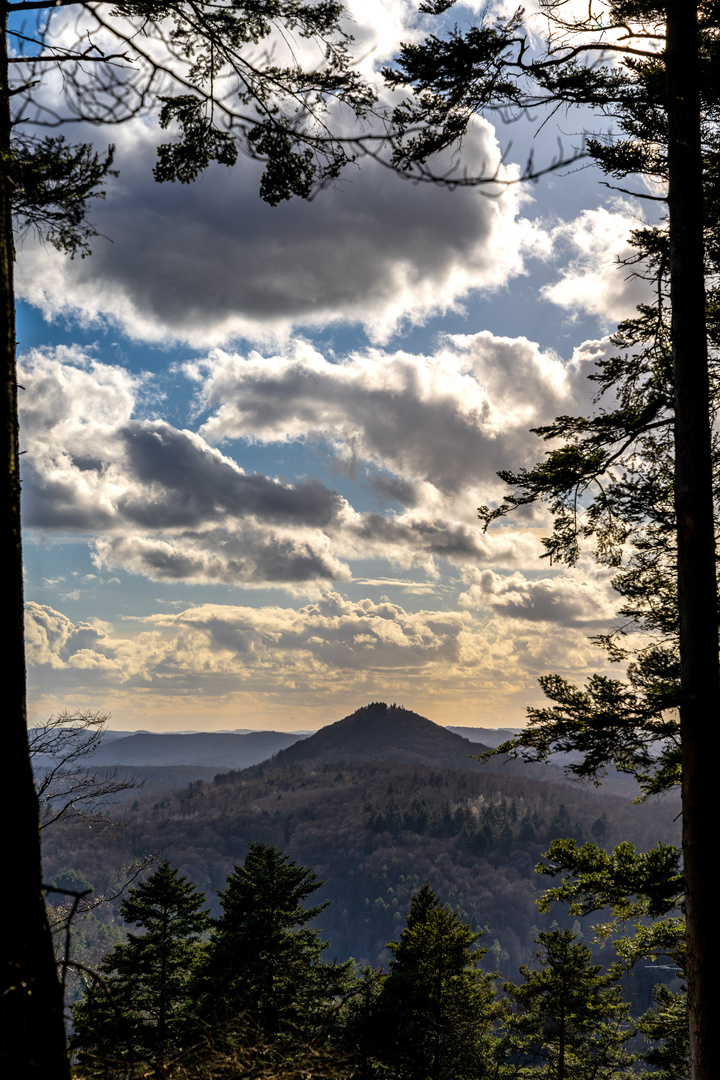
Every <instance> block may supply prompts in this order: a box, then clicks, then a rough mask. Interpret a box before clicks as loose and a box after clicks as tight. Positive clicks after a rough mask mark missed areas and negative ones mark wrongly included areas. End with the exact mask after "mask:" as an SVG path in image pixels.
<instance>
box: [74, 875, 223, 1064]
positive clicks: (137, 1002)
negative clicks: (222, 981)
mask: <svg viewBox="0 0 720 1080" xmlns="http://www.w3.org/2000/svg"><path fill="white" fill-rule="evenodd" d="M204 903H205V897H204V896H203V894H202V893H200V892H198V891H197V890H196V889H195V887H194V886H193V885H192V884H191V882H189V881H188V880H187V879H186V878H183V877H181V876H180V874H179V873H178V871H177V870H174V869H173V868H172V867H171V866H170V864H169V863H168V862H167V861H165V862H164V863H163V864H162V865H161V866H160V867H159V868H158V869H157V870H156V871H155V873H154V874H152V875H151V876H150V877H149V878H148V879H147V880H146V881H144V882H143V883H142V884H141V885H139V886H138V887H137V888H132V889H130V891H129V895H128V897H127V899H125V900H123V902H122V906H121V912H122V916H123V919H124V920H125V922H126V923H128V924H130V925H135V926H138V927H140V928H141V929H143V930H144V933H142V934H133V933H130V934H128V940H127V942H125V943H123V944H121V945H116V946H115V948H114V949H113V950H112V951H111V952H110V953H108V955H107V956H106V957H105V958H104V960H103V963H102V967H101V971H102V975H103V979H102V982H98V983H93V984H92V985H90V987H89V988H88V990H87V993H86V994H85V997H84V998H83V999H82V1001H80V1002H79V1003H78V1004H77V1005H76V1006H75V1008H74V1010H73V1011H74V1026H75V1034H74V1037H73V1046H74V1047H75V1049H76V1050H78V1051H79V1052H80V1059H81V1061H83V1060H84V1061H85V1063H86V1065H87V1063H88V1062H90V1061H95V1062H97V1063H98V1067H99V1068H100V1069H101V1075H104V1073H103V1071H102V1070H104V1069H105V1068H106V1067H107V1065H108V1063H109V1062H113V1061H118V1060H122V1061H125V1062H128V1063H132V1062H136V1061H139V1060H147V1059H153V1060H154V1061H156V1062H159V1063H162V1062H163V1061H164V1060H165V1058H166V1057H167V1055H168V1054H169V1053H170V1052H172V1051H174V1050H176V1049H177V1048H178V1047H179V1046H181V1045H182V1044H183V1042H184V1041H185V1040H186V1037H187V1032H188V1030H189V1028H190V1022H191V1018H192V1015H193V1012H194V1004H193V1000H192V996H191V992H190V987H191V976H192V973H193V969H194V967H195V965H196V964H197V963H198V961H199V959H200V957H201V955H202V950H203V948H204V945H203V943H202V935H203V934H204V933H205V932H206V931H207V930H208V929H209V927H210V916H209V915H208V913H207V912H206V911H204V910H203V904H204Z"/></svg>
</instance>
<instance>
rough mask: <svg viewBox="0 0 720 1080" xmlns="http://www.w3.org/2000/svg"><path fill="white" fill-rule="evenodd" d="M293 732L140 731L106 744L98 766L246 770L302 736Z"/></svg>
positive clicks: (99, 756)
mask: <svg viewBox="0 0 720 1080" xmlns="http://www.w3.org/2000/svg"><path fill="white" fill-rule="evenodd" d="M303 737H304V736H303V735H300V734H296V733H294V732H280V731H251V732H248V733H247V734H242V735H241V734H236V733H235V732H224V731H215V732H199V733H197V734H192V735H178V734H174V733H167V732H166V733H162V734H154V733H151V732H139V733H137V734H135V735H128V736H126V737H125V738H122V739H113V740H112V741H108V742H106V743H104V744H103V745H102V746H101V748H100V749H99V750H98V751H97V753H96V754H95V755H94V757H93V763H94V764H96V765H139V766H143V765H145V766H148V765H150V766H152V765H155V766H165V765H197V766H207V767H212V766H216V767H220V766H222V767H225V768H230V769H246V768H248V766H250V765H256V764H257V763H258V762H260V761H265V760H266V759H267V758H269V757H271V756H272V755H273V754H275V753H277V752H278V750H282V749H283V748H284V747H286V746H292V744H293V743H295V742H297V741H298V740H299V739H302V738H303Z"/></svg>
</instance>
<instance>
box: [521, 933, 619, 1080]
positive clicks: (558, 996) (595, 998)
mask: <svg viewBox="0 0 720 1080" xmlns="http://www.w3.org/2000/svg"><path fill="white" fill-rule="evenodd" d="M537 942H538V944H539V945H540V950H539V951H538V954H537V957H538V960H539V961H540V965H541V966H540V969H539V970H535V969H533V968H531V967H529V966H527V965H525V966H523V967H522V968H521V969H520V972H521V974H522V975H523V976H524V977H525V982H524V983H521V984H520V985H517V986H516V985H514V984H513V983H506V984H505V987H504V988H505V991H506V992H507V994H508V995H509V998H510V1002H511V1006H512V1015H511V1018H510V1020H509V1022H508V1025H507V1033H508V1035H509V1038H508V1040H507V1044H506V1050H505V1052H506V1054H507V1058H508V1060H507V1063H506V1069H505V1072H506V1075H508V1076H522V1077H523V1080H620V1078H621V1077H628V1078H629V1077H631V1076H632V1068H631V1066H632V1058H631V1057H630V1056H629V1055H628V1054H627V1053H626V1052H625V1050H624V1045H625V1042H626V1040H627V1038H628V1037H629V1034H630V1031H629V1024H628V1006H627V1005H626V1004H625V1003H624V1002H623V1000H622V995H621V992H620V989H619V987H618V986H617V983H616V979H615V978H614V977H613V976H612V975H601V974H600V966H599V965H596V964H592V963H591V959H592V954H591V952H590V949H589V948H588V947H587V945H584V944H583V943H582V942H580V941H577V940H576V937H575V935H574V934H573V932H572V931H571V930H551V931H547V932H545V933H541V934H539V935H538V938H537Z"/></svg>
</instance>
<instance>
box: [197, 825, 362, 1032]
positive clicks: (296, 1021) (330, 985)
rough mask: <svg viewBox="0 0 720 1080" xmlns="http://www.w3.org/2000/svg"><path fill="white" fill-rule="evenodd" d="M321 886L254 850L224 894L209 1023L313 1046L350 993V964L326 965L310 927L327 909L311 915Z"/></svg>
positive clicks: (205, 980)
mask: <svg viewBox="0 0 720 1080" xmlns="http://www.w3.org/2000/svg"><path fill="white" fill-rule="evenodd" d="M322 884H323V882H321V881H319V880H318V878H317V876H316V875H315V874H314V873H313V872H312V871H311V870H308V869H306V868H305V867H303V866H298V865H297V863H295V862H293V861H292V860H291V859H290V858H289V857H288V856H287V855H284V854H283V853H282V852H280V851H278V850H277V848H275V847H272V846H270V845H268V844H261V843H255V844H251V845H250V848H249V850H248V853H247V856H246V857H245V861H244V862H243V863H242V864H241V865H238V866H236V867H235V869H234V871H233V873H232V874H231V875H230V877H229V878H228V880H227V886H226V888H225V889H224V890H223V891H222V892H221V893H220V894H219V896H220V903H221V905H222V908H223V914H222V915H221V916H220V918H219V919H218V921H217V923H216V925H215V927H214V930H213V933H212V937H211V940H210V945H209V951H208V956H207V961H206V963H205V964H204V965H203V968H202V971H201V972H200V977H199V992H200V995H201V997H202V998H203V1002H204V1004H203V1013H204V1015H205V1016H206V1017H208V1018H209V1020H210V1022H211V1023H215V1022H216V1021H220V1022H225V1021H227V1020H229V1019H234V1018H236V1017H239V1018H240V1019H241V1021H242V1022H243V1024H245V1025H246V1027H247V1030H248V1037H249V1038H250V1039H256V1038H260V1039H261V1040H270V1041H277V1042H281V1043H282V1042H283V1041H286V1040H288V1039H289V1041H290V1042H298V1043H300V1042H302V1043H303V1044H307V1043H310V1042H313V1043H314V1042H315V1040H316V1039H318V1038H319V1036H320V1034H321V1033H323V1032H325V1033H326V1032H327V1029H328V1027H329V1024H330V1021H331V1019H332V1015H333V1012H334V1009H335V1006H336V1003H337V1001H339V1000H341V999H342V997H343V995H344V994H345V993H346V992H347V991H348V989H349V979H350V972H349V968H350V965H349V964H329V963H324V962H323V959H322V955H323V953H324V952H325V950H326V949H327V948H328V946H327V945H326V944H325V945H324V944H323V943H322V942H321V940H320V931H319V930H316V929H314V928H311V927H309V926H308V923H310V922H312V920H313V919H315V918H316V917H317V916H318V915H319V914H320V912H321V911H323V910H324V909H325V908H326V907H327V906H328V903H329V901H326V902H325V903H322V904H316V905H315V906H314V907H306V906H305V901H306V900H307V899H308V897H309V896H311V895H312V894H313V893H314V892H316V891H317V889H318V888H320V886H321V885H322Z"/></svg>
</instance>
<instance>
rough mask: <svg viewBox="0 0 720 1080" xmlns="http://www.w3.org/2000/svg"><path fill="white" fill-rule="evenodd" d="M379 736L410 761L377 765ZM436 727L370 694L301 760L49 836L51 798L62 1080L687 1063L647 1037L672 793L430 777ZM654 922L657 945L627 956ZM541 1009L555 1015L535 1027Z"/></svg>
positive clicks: (580, 1072) (669, 915) (654, 1024)
mask: <svg viewBox="0 0 720 1080" xmlns="http://www.w3.org/2000/svg"><path fill="white" fill-rule="evenodd" d="M378 721H381V722H382V730H383V731H384V732H385V733H386V736H387V745H388V746H390V747H391V751H390V752H391V753H392V754H394V755H395V756H396V757H397V755H398V754H399V753H400V751H401V750H402V752H403V754H405V755H406V756H407V757H409V758H410V760H405V761H398V760H394V761H389V762H388V761H383V760H381V755H382V753H383V750H384V749H385V748H384V747H383V746H382V745H377V744H375V745H374V744H373V736H374V732H373V727H374V725H376V724H377V723H378ZM395 725H396V727H395ZM433 729H435V738H436V745H437V746H438V747H444V748H445V752H446V753H447V746H448V743H449V745H450V747H452V748H453V749H455V746H456V740H457V736H454V735H452V734H451V733H449V732H446V731H445V730H443V729H441V728H439V727H437V726H436V725H432V724H430V723H429V722H428V721H426V720H424V719H423V718H422V717H417V716H416V715H415V714H413V713H411V712H409V711H407V710H404V709H402V708H400V707H398V706H387V705H385V704H384V703H381V702H375V703H372V704H371V705H368V706H366V707H364V708H362V709H360V710H358V711H357V712H356V713H355V714H353V715H352V716H350V717H346V718H345V719H344V720H342V721H340V722H338V723H337V724H335V725H333V726H332V727H330V728H326V729H323V730H321V732H319V733H318V734H317V735H315V736H311V737H310V738H309V739H308V740H307V741H305V743H304V745H303V746H302V747H300V745H299V744H298V745H297V747H296V752H297V753H300V751H301V750H302V753H303V754H304V755H305V757H306V758H308V759H309V760H307V761H306V762H301V763H298V762H291V763H284V762H283V757H284V753H281V754H279V755H276V756H275V757H274V758H271V759H270V760H269V761H267V762H265V763H263V764H261V765H259V766H254V767H252V768H249V769H246V770H243V771H241V772H225V773H222V774H219V775H218V776H216V777H215V779H214V780H213V781H211V782H206V781H205V782H204V781H195V782H192V783H190V784H188V785H187V786H186V787H184V788H179V789H175V790H169V791H164V792H152V793H148V794H143V792H142V789H136V790H133V789H130V790H129V791H127V792H125V793H124V794H125V795H128V796H129V798H127V799H123V800H121V801H119V802H114V803H111V804H110V805H108V806H106V808H105V810H104V811H101V813H100V814H99V815H98V814H93V815H88V814H82V813H79V814H78V813H74V814H71V815H69V816H68V817H64V818H63V817H55V818H53V816H52V815H53V805H52V804H53V796H52V789H51V788H48V789H47V790H48V792H49V800H48V804H47V807H46V811H45V816H46V818H47V820H48V821H50V822H51V827H50V828H47V829H46V830H45V842H44V865H45V868H46V872H47V873H48V874H52V875H53V887H54V888H55V889H56V890H65V891H64V892H63V891H58V892H57V894H56V895H55V897H53V896H52V892H51V894H50V895H51V900H52V905H51V908H50V911H51V919H52V923H53V925H54V928H55V934H56V941H57V950H58V961H59V963H60V965H61V968H62V969H63V970H64V986H65V993H66V998H67V1001H68V1004H69V1006H70V1008H71V1017H70V1028H71V1030H72V1032H73V1034H72V1037H71V1045H72V1047H73V1055H74V1060H75V1063H76V1069H77V1074H78V1076H80V1077H82V1076H97V1077H101V1076H115V1075H117V1076H132V1077H135V1076H138V1077H139V1076H142V1075H146V1071H144V1070H147V1069H148V1068H151V1069H155V1070H158V1071H161V1070H165V1075H170V1076H176V1077H178V1078H181V1077H185V1076H187V1077H192V1076H196V1075H197V1076H202V1075H213V1076H216V1075H217V1076H225V1075H228V1076H235V1075H248V1076H251V1075H260V1076H265V1075H267V1076H274V1075H278V1076H285V1075H287V1076H295V1075H298V1076H316V1075H317V1076H318V1077H319V1076H323V1075H329V1076H334V1075H338V1076H347V1077H372V1076H396V1077H398V1078H400V1077H402V1078H408V1080H411V1078H414V1077H419V1076H425V1075H427V1076H437V1077H447V1078H448V1080H449V1078H450V1077H463V1078H464V1077H467V1078H468V1080H470V1078H471V1077H478V1076H485V1075H487V1076H497V1077H498V1078H501V1077H507V1078H509V1077H514V1076H518V1077H521V1076H538V1077H540V1076H548V1077H549V1076H553V1077H554V1076H563V1075H569V1076H578V1077H581V1078H582V1077H585V1076H587V1077H594V1076H600V1077H608V1078H610V1077H620V1076H630V1075H637V1074H638V1072H639V1071H640V1072H642V1070H643V1069H649V1068H650V1067H651V1065H652V1064H653V1062H655V1063H657V1062H663V1061H664V1060H665V1059H666V1057H667V1056H668V1055H669V1054H674V1055H676V1057H677V1056H678V1055H679V1057H678V1060H680V1061H682V1062H684V1061H685V1058H686V1056H687V1047H686V1046H685V1042H684V1041H683V1040H680V1045H679V1046H678V1044H677V1039H676V1038H675V1036H674V1035H673V1031H675V1029H674V1028H673V1029H672V1031H671V1030H670V1028H669V1027H668V1021H667V1013H668V1010H670V1012H671V1013H672V1015H673V1017H675V1021H674V1022H677V1018H678V1017H681V1019H680V1021H679V1022H680V1026H681V1027H682V1009H683V1001H684V998H683V994H682V990H681V978H680V977H681V970H682V955H681V954H682V950H681V948H680V945H679V941H678V938H677V934H678V931H677V927H676V928H675V932H674V934H671V933H669V932H667V928H668V926H670V924H672V923H673V920H674V922H675V923H677V921H678V915H679V908H678V904H679V902H680V893H681V886H680V885H679V877H678V869H677V849H676V847H675V846H674V842H677V839H678V830H677V822H676V818H677V812H678V802H677V799H676V798H673V797H665V798H663V799H660V800H657V799H656V800H653V802H652V804H650V805H649V804H641V805H637V804H635V803H633V801H632V798H631V795H632V787H631V789H630V791H628V790H625V791H623V792H620V793H618V792H617V791H615V792H614V793H608V792H606V791H604V790H603V788H602V787H600V788H599V789H594V788H588V787H587V786H586V785H578V784H577V783H572V782H568V781H567V780H565V779H564V778H563V774H562V772H561V771H560V770H554V771H553V769H552V768H549V769H548V767H545V769H543V768H542V767H540V768H538V766H531V767H529V768H528V767H521V768H520V770H519V771H516V772H515V773H512V772H510V773H507V772H506V771H504V770H503V768H502V766H501V767H499V768H498V767H496V765H495V764H494V763H490V762H487V763H486V764H485V765H480V766H479V767H477V763H476V762H475V760H474V759H472V760H471V761H469V762H468V764H469V765H470V764H472V765H476V767H475V768H473V769H466V770H463V769H453V768H447V767H445V768H443V767H435V768H433V767H432V766H430V765H428V764H426V763H425V762H424V760H423V759H424V758H426V757H428V756H432V748H431V741H430V740H431V738H432V736H433ZM362 731H365V732H366V733H367V736H366V739H365V742H364V744H363V743H362V742H361V740H360V733H361V732H362ZM413 733H415V734H417V735H418V740H417V748H416V755H417V757H418V758H419V760H417V761H412V760H411V758H412V754H413V747H412V734H413ZM466 745H467V746H468V747H471V746H472V744H466ZM343 747H344V748H345V752H346V755H347V756H346V758H345V759H344V760H343V759H342V757H341V753H342V748H343ZM323 751H324V753H325V754H326V755H327V756H328V757H329V758H330V760H325V761H323V760H322V753H323ZM373 753H374V754H375V760H367V758H372V755H373ZM436 756H437V757H441V756H442V750H441V749H438V750H437V751H436ZM364 758H365V759H364ZM92 764H93V763H92V758H90V759H89V760H88V761H87V762H86V767H87V768H88V769H89V770H90V771H92ZM508 764H511V762H509V761H508ZM543 772H545V773H548V772H549V774H550V778H545V776H543ZM88 775H89V774H88ZM92 775H93V777H95V774H94V773H92ZM56 780H57V782H58V783H59V784H60V787H61V788H62V777H61V776H58V777H57V778H56ZM106 781H107V777H106V776H105V775H104V774H103V773H102V772H101V773H100V775H99V778H97V782H98V783H99V784H101V785H102V784H103V783H105V782H106ZM74 782H75V783H77V777H75V780H74ZM67 787H68V785H67V784H66V785H65V789H66V788H67ZM635 790H637V786H635ZM113 794H116V793H113ZM111 797H112V796H111ZM131 800H132V801H131ZM58 805H59V804H58ZM557 837H563V838H564V839H563V840H562V841H558V840H557V839H556V838H557ZM573 861H575V862H576V863H577V864H578V866H582V873H580V874H578V873H577V867H576V869H575V877H576V885H577V889H576V892H575V893H574V894H573V895H569V896H567V897H566V896H565V895H557V897H553V895H552V890H550V891H548V890H547V889H546V888H545V886H546V885H547V880H546V878H547V876H548V875H549V876H550V877H554V876H556V875H557V874H558V873H559V871H560V869H568V868H571V867H572V866H573ZM658 874H660V875H661V880H659V881H658V880H656V881H655V888H656V890H657V892H658V896H655V895H654V894H652V893H651V891H650V890H649V889H648V884H647V882H648V881H649V880H650V879H651V878H653V877H654V878H655V879H657V878H658ZM603 881H604V882H605V886H606V887H610V890H611V891H612V887H613V884H612V883H613V881H614V887H615V890H616V891H617V889H618V888H619V887H620V883H621V882H622V883H624V892H623V895H622V899H620V898H619V897H618V896H611V895H607V896H605V895H602V896H601V899H599V900H598V899H597V898H595V895H594V894H595V893H596V892H599V891H600V890H601V882H603ZM138 882H139V883H138ZM567 887H568V879H567V878H566V879H564V884H563V885H561V887H560V889H561V892H562V890H563V889H567ZM555 891H556V892H557V890H555ZM633 892H634V893H635V895H634V896H633ZM556 901H559V902H556ZM563 901H565V902H563ZM623 905H624V906H623ZM587 910H589V911H596V912H597V919H593V920H591V925H588V924H587V922H586V921H585V920H582V919H581V918H579V917H578V916H579V915H581V914H584V913H585V912H586V911H587ZM651 915H652V917H653V918H655V917H659V916H662V925H663V926H664V927H665V938H664V940H663V941H662V942H660V941H659V940H656V939H655V938H653V939H652V940H651V941H645V942H644V943H643V944H642V945H639V944H638V942H637V939H638V937H639V936H642V935H643V934H647V933H650V934H653V933H656V932H657V925H659V923H658V924H657V925H656V924H654V923H653V922H652V920H651V919H650V916H651ZM591 927H594V929H592V928H591ZM519 977H522V980H524V981H520V982H518V981H517V980H518V978H519ZM558 1002H561V1003H562V1008H563V1010H564V1011H563V1016H562V1018H558V1016H556V1015H554V1014H548V1013H547V1009H548V1008H549V1007H550V1005H551V1004H552V1006H553V1007H555V1006H556V1005H557V1003H558ZM661 1015H662V1017H664V1019H662V1018H661ZM400 1033H402V1034H400ZM683 1055H684V1056H683ZM682 1067H684V1066H682ZM263 1069H264V1070H265V1071H262V1070H263ZM203 1070H206V1072H203ZM207 1070H210V1071H207ZM212 1070H216V1071H212ZM233 1070H235V1071H233ZM243 1070H247V1072H245V1071H243ZM255 1070H260V1071H258V1072H256V1071H255ZM303 1070H305V1071H303ZM568 1070H569V1071H568ZM159 1074H162V1073H161V1072H159ZM661 1075H664V1074H662V1073H661ZM668 1075H671V1074H668ZM672 1075H675V1074H672ZM677 1075H682V1074H681V1073H678V1074H677Z"/></svg>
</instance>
